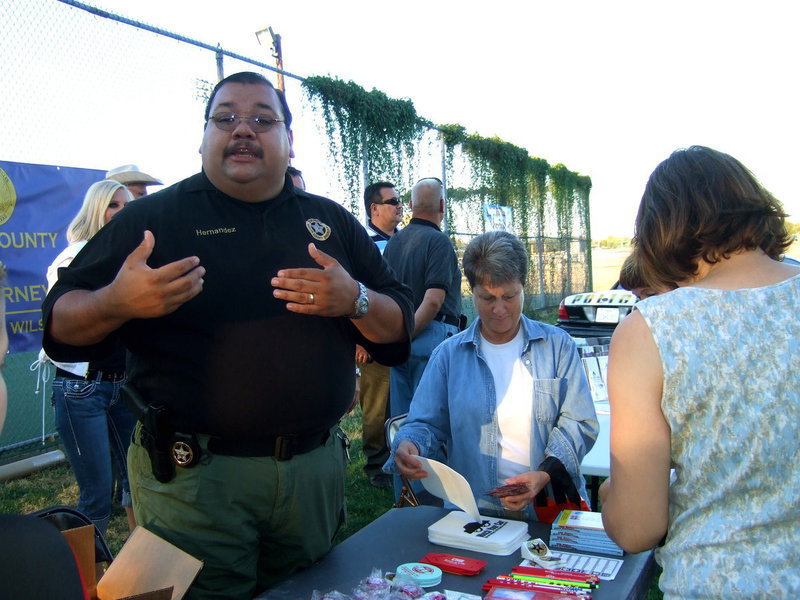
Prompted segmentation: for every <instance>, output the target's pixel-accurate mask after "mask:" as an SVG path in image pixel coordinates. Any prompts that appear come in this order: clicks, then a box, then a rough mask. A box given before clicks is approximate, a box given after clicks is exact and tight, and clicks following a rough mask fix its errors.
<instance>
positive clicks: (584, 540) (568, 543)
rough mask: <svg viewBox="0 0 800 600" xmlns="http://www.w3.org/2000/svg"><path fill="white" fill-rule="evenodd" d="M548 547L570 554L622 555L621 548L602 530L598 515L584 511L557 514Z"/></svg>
mask: <svg viewBox="0 0 800 600" xmlns="http://www.w3.org/2000/svg"><path fill="white" fill-rule="evenodd" d="M550 547H551V548H559V549H562V550H569V551H572V552H591V553H593V554H607V555H610V556H622V555H623V551H622V548H620V547H619V546H617V545H616V544H615V543H614V542H613V541H612V540H611V538H610V537H608V535H607V534H606V531H605V529H603V519H602V517H601V515H600V513H599V512H588V511H585V510H562V511H561V513H559V515H558V517H556V520H555V521H553V529H552V531H551V532H550Z"/></svg>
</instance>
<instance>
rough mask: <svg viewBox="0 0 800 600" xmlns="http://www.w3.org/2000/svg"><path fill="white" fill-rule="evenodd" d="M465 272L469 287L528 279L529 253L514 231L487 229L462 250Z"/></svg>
mask: <svg viewBox="0 0 800 600" xmlns="http://www.w3.org/2000/svg"><path fill="white" fill-rule="evenodd" d="M463 264H464V274H465V275H466V276H467V281H468V282H469V287H470V288H474V287H475V286H476V285H481V284H483V283H489V284H490V285H492V286H498V285H502V284H504V283H508V282H509V281H519V282H520V283H521V284H522V285H525V282H526V281H527V279H528V254H527V252H525V246H523V245H522V242H521V241H519V238H517V237H516V236H515V235H513V234H510V233H508V232H507V231H487V232H486V233H482V234H481V235H479V236H478V237H476V238H475V239H473V240H472V241H471V242H470V243H469V245H468V246H467V249H466V250H465V251H464V260H463Z"/></svg>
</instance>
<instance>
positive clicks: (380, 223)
mask: <svg viewBox="0 0 800 600" xmlns="http://www.w3.org/2000/svg"><path fill="white" fill-rule="evenodd" d="M364 210H365V211H366V213H367V232H368V233H369V235H370V237H371V238H372V241H373V242H375V244H377V246H378V249H379V250H380V251H381V253H383V249H384V248H386V243H387V242H388V241H389V238H390V237H392V236H393V235H394V234H395V233H397V226H398V225H399V224H400V221H402V220H403V202H402V200H400V196H399V195H398V193H397V190H396V189H395V187H394V184H393V183H389V182H388V181H378V182H377V183H371V184H369V185H368V186H367V189H366V190H364Z"/></svg>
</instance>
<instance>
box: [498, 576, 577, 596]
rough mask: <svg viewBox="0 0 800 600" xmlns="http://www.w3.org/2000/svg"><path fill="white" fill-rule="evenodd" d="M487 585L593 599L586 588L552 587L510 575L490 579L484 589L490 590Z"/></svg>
mask: <svg viewBox="0 0 800 600" xmlns="http://www.w3.org/2000/svg"><path fill="white" fill-rule="evenodd" d="M487 585H496V586H505V587H509V588H514V589H518V590H538V591H540V592H550V593H552V594H561V595H569V596H573V597H576V598H591V597H592V596H591V593H590V591H589V590H588V589H586V588H572V587H567V586H563V585H550V584H547V583H539V582H536V581H522V580H521V579H514V578H513V577H510V576H509V575H498V576H497V577H496V578H494V579H490V580H489V581H488V582H487V583H485V584H484V589H488V588H487V587H486V586H487Z"/></svg>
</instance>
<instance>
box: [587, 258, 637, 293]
mask: <svg viewBox="0 0 800 600" xmlns="http://www.w3.org/2000/svg"><path fill="white" fill-rule="evenodd" d="M630 253H631V249H630V248H622V249H619V250H616V249H614V250H609V249H605V248H592V283H593V289H592V291H593V292H602V291H603V290H608V289H611V286H612V285H614V284H615V283H616V282H617V280H618V279H619V269H620V267H622V263H623V261H624V260H625V257H627V256H628V254H630Z"/></svg>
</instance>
